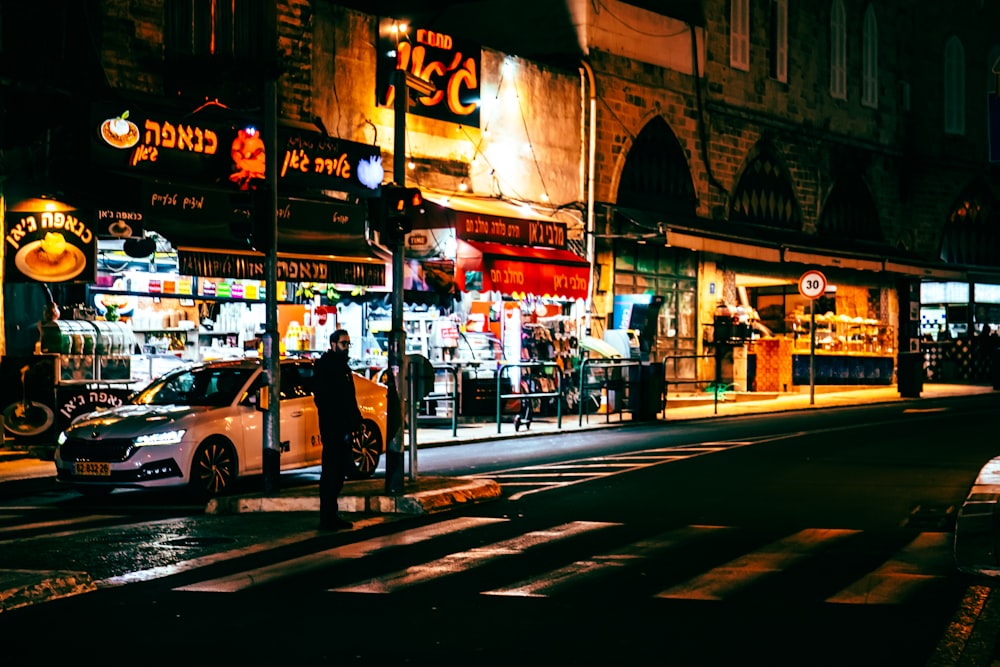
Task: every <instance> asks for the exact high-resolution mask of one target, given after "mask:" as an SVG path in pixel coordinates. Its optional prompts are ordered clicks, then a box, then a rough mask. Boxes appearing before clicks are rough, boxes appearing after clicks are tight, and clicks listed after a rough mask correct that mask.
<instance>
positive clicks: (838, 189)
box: [818, 174, 883, 241]
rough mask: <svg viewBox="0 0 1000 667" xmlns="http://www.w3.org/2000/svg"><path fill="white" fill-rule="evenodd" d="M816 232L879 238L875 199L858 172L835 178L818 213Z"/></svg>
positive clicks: (880, 237)
mask: <svg viewBox="0 0 1000 667" xmlns="http://www.w3.org/2000/svg"><path fill="white" fill-rule="evenodd" d="M818 230H819V233H820V234H821V235H823V236H827V237H837V238H841V239H857V240H860V241H882V240H883V237H882V227H881V226H880V225H879V221H878V209H877V208H876V207H875V199H874V198H873V197H872V194H871V191H870V190H869V189H868V186H867V185H866V184H865V182H864V180H862V178H861V177H860V176H858V175H857V174H850V175H848V176H844V177H842V178H838V179H837V182H836V183H835V184H834V186H833V189H832V190H830V194H829V195H828V196H827V198H826V202H825V203H824V204H823V210H822V212H821V213H820V215H819V224H818Z"/></svg>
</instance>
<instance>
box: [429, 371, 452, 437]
mask: <svg viewBox="0 0 1000 667" xmlns="http://www.w3.org/2000/svg"><path fill="white" fill-rule="evenodd" d="M431 365H432V366H434V374H435V375H437V372H438V371H441V370H443V371H445V372H446V373H450V374H451V379H452V382H451V395H450V396H449V395H447V394H445V395H444V396H442V395H440V394H439V395H436V396H430V395H425V396H424V398H423V402H424V405H425V406H427V405H429V404H430V403H451V436H452V437H455V435H456V434H457V433H458V369H457V368H455V367H454V366H453V365H451V364H443V363H435V364H431Z"/></svg>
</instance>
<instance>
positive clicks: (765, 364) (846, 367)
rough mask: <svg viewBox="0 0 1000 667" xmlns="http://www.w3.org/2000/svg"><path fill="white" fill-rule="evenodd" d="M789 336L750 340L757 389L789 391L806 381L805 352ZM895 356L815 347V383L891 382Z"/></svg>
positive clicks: (807, 366)
mask: <svg viewBox="0 0 1000 667" xmlns="http://www.w3.org/2000/svg"><path fill="white" fill-rule="evenodd" d="M793 348H794V344H793V341H792V340H790V339H789V338H766V339H759V340H755V341H754V342H753V345H752V346H751V353H752V354H754V355H756V366H755V368H756V372H755V388H756V390H757V391H784V392H787V391H790V390H792V387H793V386H795V385H808V384H809V353H808V351H806V352H801V351H798V350H794V349H793ZM894 365H895V357H894V356H892V355H888V354H873V353H867V352H835V351H830V350H816V358H815V368H814V370H815V377H814V382H815V384H822V385H889V384H892V377H893V368H894Z"/></svg>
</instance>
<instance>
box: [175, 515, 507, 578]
mask: <svg viewBox="0 0 1000 667" xmlns="http://www.w3.org/2000/svg"><path fill="white" fill-rule="evenodd" d="M504 521H507V519H492V518H478V517H465V518H458V519H451V520H449V521H443V522H441V523H434V524H430V525H427V526H423V527H421V528H413V529H410V530H404V531H403V532H401V533H392V534H389V535H383V536H381V537H374V538H371V539H368V540H363V541H361V542H355V543H353V544H345V545H343V546H339V547H334V548H333V549H326V550H325V551H320V552H317V553H313V554H309V555H306V556H301V557H299V558H293V559H291V560H287V561H283V562H280V563H275V564H274V565H266V566H264V567H258V568H254V569H252V570H245V571H243V572H237V573H236V574H231V575H229V576H225V577H218V578H216V579H209V580H207V581H200V582H197V583H194V584H189V585H187V586H178V587H177V588H175V589H174V590H175V591H198V592H202V593H205V592H208V593H234V592H236V591H241V590H244V589H246V588H250V587H252V586H259V585H261V584H266V583H268V582H271V581H275V580H278V579H283V578H285V577H291V576H295V575H298V574H303V573H305V572H310V571H312V570H316V569H318V568H322V567H327V566H329V565H330V564H332V563H333V562H335V561H340V560H348V559H353V558H363V557H365V556H369V555H371V554H372V553H375V552H376V551H380V550H382V549H388V548H391V547H397V546H405V545H410V544H417V543H419V542H423V541H426V540H430V539H433V538H435V537H440V536H441V535H447V534H450V533H455V532H459V531H463V530H467V529H469V528H475V527H477V526H484V525H488V524H491V523H502V522H504Z"/></svg>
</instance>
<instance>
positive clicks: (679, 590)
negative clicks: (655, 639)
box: [655, 528, 861, 600]
mask: <svg viewBox="0 0 1000 667" xmlns="http://www.w3.org/2000/svg"><path fill="white" fill-rule="evenodd" d="M859 532H861V531H858V530H840V529H825V528H809V529H806V530H802V531H799V532H798V533H795V534H794V535H790V536H789V537H786V538H784V539H781V540H778V541H777V542H772V543H771V544H768V545H767V546H764V547H762V548H760V549H757V550H756V551H751V552H749V553H746V554H744V555H742V556H740V557H739V558H735V559H733V560H731V561H729V562H728V563H725V564H723V565H720V566H718V567H715V568H712V569H711V570H709V571H708V572H705V573H704V574H702V575H699V576H697V577H694V578H693V579H689V580H688V581H685V582H684V583H682V584H678V585H677V586H672V587H671V588H668V589H666V590H664V591H661V592H659V593H657V594H656V596H655V597H658V598H678V599H687V600H721V599H723V597H725V596H726V595H728V594H730V593H732V592H734V591H736V590H739V589H740V588H743V587H745V586H747V585H749V584H751V583H753V582H756V581H758V580H759V579H763V578H764V577H767V576H770V575H772V574H774V573H776V572H779V571H780V570H782V569H784V568H787V567H788V566H790V565H792V564H794V563H796V562H798V561H800V560H802V559H804V558H806V556H808V555H809V554H810V553H811V552H813V551H816V550H818V549H820V548H821V547H825V546H826V545H827V544H828V543H829V542H832V541H835V540H840V539H843V538H845V537H847V536H849V535H856V534H857V533H859Z"/></svg>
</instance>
